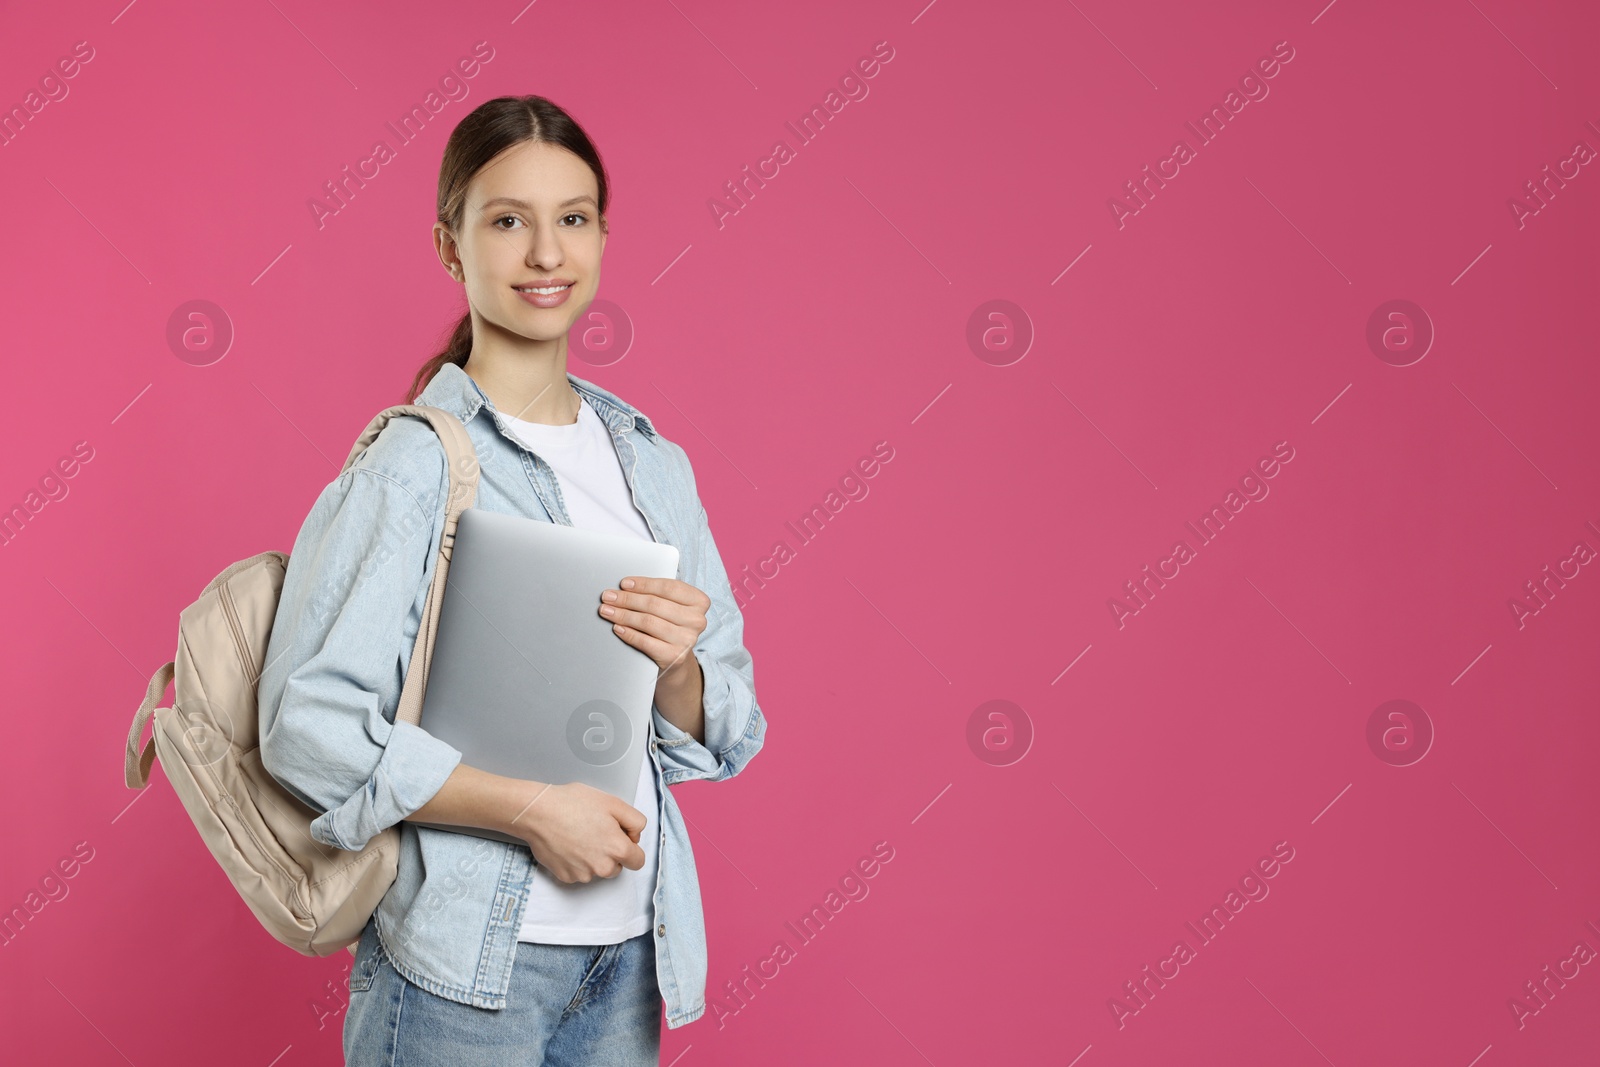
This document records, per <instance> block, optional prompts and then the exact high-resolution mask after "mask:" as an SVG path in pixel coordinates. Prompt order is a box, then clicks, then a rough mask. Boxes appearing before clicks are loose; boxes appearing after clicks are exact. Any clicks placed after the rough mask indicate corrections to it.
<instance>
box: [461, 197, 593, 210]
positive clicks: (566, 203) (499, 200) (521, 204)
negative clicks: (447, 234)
mask: <svg viewBox="0 0 1600 1067" xmlns="http://www.w3.org/2000/svg"><path fill="white" fill-rule="evenodd" d="M585 200H587V201H589V203H591V204H593V203H594V197H592V196H590V195H589V194H588V193H584V194H583V195H582V196H574V197H572V198H570V199H568V200H563V201H561V203H559V204H557V205H556V207H558V208H563V207H571V206H572V205H573V204H581V203H583V202H584V201H585ZM495 204H510V205H511V206H512V207H518V208H522V209H524V210H530V209H532V207H533V205H532V204H530V203H528V202H527V201H526V200H518V199H517V198H516V197H514V196H497V197H495V198H494V199H493V200H485V201H484V202H483V205H482V206H483V208H484V209H488V208H490V207H492V206H494V205H495Z"/></svg>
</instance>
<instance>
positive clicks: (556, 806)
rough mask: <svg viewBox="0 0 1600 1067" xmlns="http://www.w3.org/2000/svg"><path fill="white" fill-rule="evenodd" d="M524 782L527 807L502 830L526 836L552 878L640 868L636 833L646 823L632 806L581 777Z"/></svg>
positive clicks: (585, 876)
mask: <svg viewBox="0 0 1600 1067" xmlns="http://www.w3.org/2000/svg"><path fill="white" fill-rule="evenodd" d="M529 784H530V785H531V786H532V788H531V789H530V790H529V791H528V794H527V799H525V800H523V801H522V804H524V805H527V806H526V807H525V808H524V809H523V810H522V812H521V813H520V814H518V815H516V816H515V817H514V818H513V821H512V822H511V823H510V824H509V825H508V826H507V827H506V830H507V832H508V833H511V834H514V835H516V836H517V837H520V838H522V839H523V840H524V841H526V842H527V843H528V847H529V848H530V849H532V850H533V858H534V859H535V860H537V861H538V862H539V866H541V867H543V868H544V869H545V870H547V871H549V872H550V874H551V875H553V876H554V877H555V878H556V880H557V881H561V882H567V883H569V884H570V883H573V882H589V881H592V880H593V879H595V878H615V877H616V876H617V875H619V874H621V873H622V868H624V867H626V868H628V869H629V870H630V871H637V870H639V869H641V868H642V867H644V860H645V856H644V849H642V848H640V847H639V837H640V835H641V834H643V833H644V828H645V826H646V825H647V823H646V819H645V817H644V815H643V814H642V813H641V812H640V811H639V810H638V809H637V808H635V807H634V806H633V805H631V804H629V803H627V802H626V801H624V800H622V799H621V798H619V797H615V796H612V795H611V794H610V793H607V792H606V791H605V790H603V789H596V788H594V787H593V786H591V785H585V784H584V783H582V782H568V783H566V784H564V785H550V786H545V785H539V784H536V783H529ZM541 790H543V793H542V795H541V793H540V791H541ZM534 797H537V798H538V799H537V800H534V801H533V803H531V804H530V803H528V801H529V800H533V798H534ZM519 806H520V805H519Z"/></svg>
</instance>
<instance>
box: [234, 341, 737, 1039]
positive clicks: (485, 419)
mask: <svg viewBox="0 0 1600 1067" xmlns="http://www.w3.org/2000/svg"><path fill="white" fill-rule="evenodd" d="M567 380H568V381H569V382H571V384H572V387H573V389H574V390H576V391H577V392H578V393H579V394H581V395H582V396H583V397H585V398H586V399H587V400H588V401H589V404H590V406H591V407H592V408H593V409H594V410H595V412H596V413H597V414H598V415H599V416H600V418H601V419H603V420H604V421H605V423H606V425H607V426H608V427H610V430H611V436H612V440H613V441H614V442H615V444H616V448H617V455H618V458H619V459H620V460H621V463H622V470H623V474H624V476H625V478H626V480H627V482H628V485H629V487H630V489H631V491H632V493H633V497H634V501H635V502H636V504H637V506H638V508H639V510H640V512H641V513H642V514H643V515H644V518H645V521H646V523H647V525H648V526H649V528H650V531H651V533H652V535H653V537H654V539H655V540H656V541H658V542H662V543H666V544H671V545H674V546H676V547H677V548H678V550H679V553H680V556H679V569H678V575H677V577H678V578H679V579H680V580H681V581H684V582H687V583H689V584H690V585H693V586H695V587H696V588H698V589H700V590H702V591H703V592H704V593H705V594H706V595H707V596H708V597H710V598H711V607H710V609H709V610H708V611H707V613H706V619H707V624H706V629H705V632H704V633H702V634H701V635H700V640H699V642H698V643H697V644H696V645H695V649H694V653H695V657H696V659H698V660H699V662H700V668H701V671H702V672H703V674H704V676H705V697H704V705H705V743H704V744H701V743H700V742H698V741H696V740H695V739H694V738H693V737H691V736H690V735H688V734H686V733H684V732H683V731H682V730H680V729H679V728H678V727H676V726H674V725H673V724H672V723H671V722H670V721H668V720H667V719H666V718H665V717H664V716H662V714H661V712H660V710H659V709H658V708H656V707H655V706H654V704H652V706H651V734H650V747H649V752H650V759H651V762H652V763H653V764H654V766H655V775H656V793H657V796H658V797H659V808H658V811H657V820H656V824H657V825H658V826H660V828H661V842H660V850H659V853H658V858H659V867H658V872H657V878H656V888H655V895H654V905H655V917H654V922H653V926H652V930H653V937H654V940H655V946H656V978H657V981H658V983H659V985H660V989H661V995H662V999H663V1000H664V1001H665V1004H666V1011H665V1015H666V1020H667V1025H668V1027H669V1028H671V1027H678V1026H682V1025H684V1024H685V1023H689V1022H693V1021H694V1020H695V1019H697V1018H699V1017H700V1016H701V1015H702V1014H703V1013H704V1012H705V1009H706V1001H705V984H706V941H705V920H704V916H703V914H702V912H701V904H700V883H699V876H698V874H697V873H696V870H695V862H694V853H693V851H692V850H691V849H690V847H689V836H688V831H687V829H686V827H685V825H684V821H683V816H682V814H681V813H680V812H679V810H678V805H677V802H676V801H675V800H674V799H673V796H672V793H671V791H670V790H668V789H667V788H666V787H667V786H669V785H674V784H676V783H678V782H687V781H693V780H695V779H705V780H707V781H713V782H715V781H721V780H723V779H725V778H731V777H733V776H734V775H735V774H738V773H739V772H740V771H741V770H743V769H744V766H745V764H746V763H748V762H749V761H750V758H751V757H752V756H754V755H755V754H756V752H758V751H759V750H760V748H761V745H762V742H763V740H764V739H765V734H766V720H765V718H764V717H763V716H762V714H761V709H760V707H759V706H757V704H756V698H755V684H754V675H753V672H752V665H751V659H750V653H749V652H748V651H747V650H746V649H745V647H744V643H743V635H744V621H743V618H742V617H741V615H740V613H739V608H738V606H737V604H736V603H735V601H734V598H733V591H732V589H731V588H730V587H729V584H728V576H727V572H726V570H725V569H724V567H723V564H722V559H721V557H720V556H719V555H718V554H717V546H716V543H715V542H714V541H713V540H712V537H711V529H710V527H709V525H708V524H707V518H706V510H705V507H704V506H703V505H702V504H701V503H700V498H699V495H698V493H697V491H696V488H695V480H694V472H693V470H692V469H691V467H690V464H689V458H688V456H687V455H686V454H685V453H684V451H683V449H682V448H680V447H679V446H677V445H676V444H674V443H672V442H671V441H668V440H667V439H666V438H665V437H662V436H661V435H660V434H659V433H658V432H657V431H656V429H655V427H654V426H653V425H652V424H651V422H650V420H649V418H648V417H646V416H645V414H644V413H643V412H641V411H640V410H639V409H638V408H635V407H633V406H632V405H631V404H628V403H627V402H625V401H623V400H622V399H621V398H619V397H617V396H616V395H615V394H613V393H611V392H608V391H607V390H605V389H602V388H600V387H599V386H596V385H594V384H592V383H590V382H587V381H584V380H583V379H581V378H578V377H576V376H574V375H572V374H568V375H567ZM417 403H419V404H426V405H431V406H434V407H440V408H443V409H445V410H446V411H449V412H451V413H452V414H454V415H456V416H457V417H458V418H460V419H461V421H462V423H463V424H464V425H465V426H466V428H467V432H468V433H469V434H470V435H471V437H472V441H473V444H474V446H475V448H476V450H477V454H478V463H479V472H480V473H479V482H478V496H477V501H476V503H475V505H474V506H475V507H478V508H482V509H484V510H486V511H499V512H507V513H510V514H513V515H523V516H526V517H528V518H533V519H539V520H542V521H545V522H559V523H562V524H563V525H568V526H570V525H571V524H572V523H571V519H570V518H569V516H568V514H567V509H566V504H565V502H564V501H563V500H562V496H561V488H560V485H559V483H558V482H557V480H556V477H555V472H554V470H552V469H551V467H550V465H549V464H548V463H546V462H545V461H544V460H543V459H541V458H540V457H539V456H538V455H536V454H535V453H534V452H532V451H531V450H529V449H528V448H527V447H525V446H524V445H522V444H521V443H520V442H519V441H518V440H517V439H516V438H515V437H513V436H512V435H511V434H510V433H508V432H507V430H506V427H505V424H504V423H503V422H502V421H501V416H500V414H499V413H498V412H497V411H496V410H495V408H494V405H493V404H492V403H490V401H489V398H488V396H486V395H485V394H484V392H483V390H482V389H481V388H479V386H478V383H477V382H476V381H474V380H473V378H472V377H471V376H470V375H468V374H467V373H466V371H464V370H462V369H461V368H460V367H459V366H456V365H455V364H453V363H447V364H445V365H444V367H443V368H442V369H441V370H440V371H439V372H438V374H437V375H435V377H434V378H433V380H432V381H431V382H430V383H429V384H428V386H427V388H426V389H424V390H423V392H422V394H421V395H420V396H419V397H418V398H417ZM447 486H448V479H447V476H446V471H445V456H444V448H443V446H442V444H441V443H440V441H439V439H438V437H437V436H436V435H435V433H434V432H433V429H432V428H431V427H429V426H428V424H427V423H426V422H425V421H423V420H421V419H416V418H404V417H402V418H395V419H392V420H390V422H389V424H388V425H387V426H385V427H384V429H383V432H382V433H381V434H379V435H378V437H377V439H376V440H375V441H374V442H373V443H372V444H371V445H370V446H369V447H368V448H367V449H366V451H365V452H364V453H363V454H362V456H361V457H360V458H359V459H358V460H357V461H356V463H355V464H353V465H352V466H351V467H350V469H348V470H346V471H345V472H343V473H342V474H341V475H340V476H339V477H338V478H337V479H335V480H334V481H332V482H331V483H329V484H328V486H327V487H326V488H325V489H324V490H323V491H322V493H321V495H320V496H319V497H318V498H317V501H316V503H315V505H313V506H312V508H311V512H310V514H309V515H308V516H307V517H306V520H305V524H304V525H303V526H302V527H301V529H300V533H299V536H298V537H297V538H296V539H295V543H294V548H293V550H292V551H291V553H290V556H289V565H288V570H287V572H286V573H285V575H284V581H283V591H282V594H281V597H280V600H279V604H278V613H277V617H276V619H275V621H274V623H273V628H272V637H271V641H270V643H269V645H268V647H267V665H268V666H267V669H266V670H265V671H264V672H263V674H262V676H261V682H260V687H259V690H258V694H259V698H260V713H259V715H260V734H261V759H262V764H263V766H265V768H266V770H267V772H268V773H269V774H271V775H272V777H273V778H274V779H275V780H277V781H278V782H279V783H280V784H282V785H283V786H284V787H285V788H286V789H288V790H289V791H290V792H291V793H293V794H294V795H296V796H298V797H299V798H300V799H301V800H303V801H304V802H305V803H306V804H308V805H310V806H311V807H312V809H313V810H315V811H317V812H319V813H320V814H319V816H318V817H317V818H316V820H315V821H314V822H312V824H311V834H312V836H313V837H315V838H316V839H317V840H318V841H321V842H323V843H324V844H327V845H330V846H332V847H335V848H341V849H349V850H359V849H361V848H362V847H363V846H365V845H366V843H367V842H368V841H369V840H370V839H371V838H372V837H373V836H374V835H376V834H377V833H379V832H380V831H382V830H383V829H384V828H386V827H389V826H393V825H396V824H398V825H399V827H400V859H399V872H398V875H397V877H396V879H395V882H394V885H393V887H392V888H390V890H389V892H388V894H387V895H386V896H384V898H383V900H382V901H381V902H380V903H379V905H378V908H377V912H376V915H375V918H376V923H375V924H372V925H369V928H368V931H367V936H371V935H373V934H374V933H376V935H377V937H378V938H379V940H380V941H381V943H382V946H383V949H384V952H385V953H386V954H387V956H388V957H389V959H390V961H391V962H392V963H393V965H394V967H395V969H396V970H397V971H399V972H400V973H401V974H402V975H404V976H405V977H406V978H407V979H409V980H410V981H412V982H414V983H415V984H417V985H419V986H421V987H422V988H423V989H426V990H428V991H429V992H432V993H436V994H438V995H439V996H443V997H447V998H449V999H451V1000H455V1001H459V1002H461V1003H463V1004H472V1005H476V1006H478V1007H480V1008H491V1009H499V1008H503V1007H505V1006H506V990H507V989H508V988H509V987H510V984H511V966H512V962H513V960H514V958H515V956H516V949H517V934H518V932H519V930H520V928H521V925H522V913H523V908H524V906H525V905H526V904H527V902H528V898H529V893H530V890H531V885H532V880H533V869H534V864H535V862H536V861H535V860H534V858H533V853H532V851H531V850H530V849H528V848H526V847H524V846H521V845H512V844H508V843H505V842H501V841H494V840H490V839H488V838H482V837H474V836H470V835H466V834H459V833H452V832H449V831H445V830H434V829H430V828H428V827H422V826H417V825H416V824H414V823H411V822H405V821H402V820H404V819H405V818H406V817H407V816H408V815H410V814H411V813H412V812H414V811H416V810H417V809H418V808H420V807H422V805H424V804H426V803H427V802H428V801H429V800H431V799H432V798H433V796H434V794H435V793H437V792H438V791H439V788H440V786H442V785H443V784H444V782H445V779H447V778H448V777H449V776H450V772H451V771H452V770H454V769H455V767H456V765H457V764H458V763H459V762H460V760H461V752H460V751H459V750H458V749H456V748H454V747H453V746H451V745H449V744H447V743H446V742H444V741H442V740H440V739H439V738H436V737H434V736H433V735H432V734H430V733H428V732H427V731H426V730H424V729H422V728H421V727H419V726H413V725H411V724H410V723H406V722H403V721H402V722H396V721H395V711H396V709H397V708H398V706H399V702H400V691H401V688H402V686H403V684H404V682H405V674H406V667H407V665H408V664H409V662H410V659H411V651H412V643H413V642H414V641H415V639H416V634H417V629H418V627H419V626H420V625H421V621H422V611H423V605H424V603H425V601H426V599H427V595H428V585H429V582H430V581H431V580H432V577H433V570H434V565H435V563H436V561H437V559H438V552H439V541H440V537H441V535H442V534H443V530H444V508H443V505H442V500H443V498H444V494H445V491H446V489H447ZM619 640H620V639H619ZM375 959H376V956H375V954H374V953H370V952H368V953H366V954H365V958H364V959H361V960H359V961H358V964H357V966H355V967H354V968H352V973H351V977H350V985H351V988H352V989H357V990H359V989H363V988H365V987H366V985H369V984H370V983H371V981H372V974H373V969H374V966H375Z"/></svg>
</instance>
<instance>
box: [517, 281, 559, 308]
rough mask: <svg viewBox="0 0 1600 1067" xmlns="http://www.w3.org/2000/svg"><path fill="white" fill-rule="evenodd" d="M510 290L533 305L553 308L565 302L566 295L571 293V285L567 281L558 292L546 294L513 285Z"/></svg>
mask: <svg viewBox="0 0 1600 1067" xmlns="http://www.w3.org/2000/svg"><path fill="white" fill-rule="evenodd" d="M512 291H513V292H515V293H516V294H517V295H518V296H520V297H522V299H523V300H525V301H527V302H528V303H530V304H532V305H533V306H534V307H537V308H553V307H560V306H561V305H562V304H565V303H566V302H567V297H569V296H571V295H572V285H571V284H570V283H569V284H568V285H567V286H566V287H565V288H563V289H562V290H561V291H560V292H559V293H551V294H549V295H548V296H546V295H545V294H543V293H533V292H525V291H523V290H521V289H517V288H515V287H513V288H512Z"/></svg>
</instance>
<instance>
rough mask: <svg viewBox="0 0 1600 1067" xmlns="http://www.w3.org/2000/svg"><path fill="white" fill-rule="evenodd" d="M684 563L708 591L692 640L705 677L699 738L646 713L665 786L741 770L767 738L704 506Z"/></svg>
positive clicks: (739, 621) (655, 712)
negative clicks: (702, 732)
mask: <svg viewBox="0 0 1600 1067" xmlns="http://www.w3.org/2000/svg"><path fill="white" fill-rule="evenodd" d="M697 510H698V512H699V516H698V521H697V523H696V527H695V530H694V533H693V535H692V536H693V538H694V544H693V549H692V552H690V553H688V555H689V558H690V560H691V561H692V562H691V566H690V570H689V572H688V573H686V574H685V575H684V577H683V580H684V581H686V582H688V583H689V584H690V585H692V586H694V587H695V588H697V589H699V590H700V591H701V592H703V593H705V594H706V595H707V596H708V597H710V598H711V607H710V608H709V609H708V610H707V611H706V628H705V632H703V633H702V634H701V635H700V640H699V641H698V642H696V643H695V646H694V655H695V659H697V660H699V662H700V670H701V673H702V674H703V675H704V676H705V695H704V697H703V704H704V707H705V738H706V739H705V743H704V744H701V743H700V742H699V741H696V740H695V739H694V738H693V737H692V736H691V735H689V734H688V733H686V732H684V731H683V730H681V729H679V728H678V727H677V726H675V725H673V723H672V722H671V721H670V720H669V719H667V718H666V716H664V715H662V714H661V711H660V709H658V708H657V707H656V706H655V705H654V704H653V703H652V704H651V707H650V712H651V719H652V721H653V722H654V724H655V730H656V736H657V738H658V739H659V741H660V749H659V752H660V755H661V769H662V779H663V780H664V781H665V782H666V783H667V784H668V785H671V784H673V783H674V782H686V781H691V780H695V779H702V780H705V781H712V782H720V781H722V780H723V779H726V778H732V777H733V776H734V775H736V774H738V773H739V772H740V771H742V770H744V767H745V764H747V763H749V762H750V759H751V757H753V756H754V755H755V754H756V753H757V752H758V751H760V750H761V746H762V744H763V743H764V741H765V740H766V732H767V720H766V717H765V716H763V715H762V713H761V706H760V705H759V704H757V703H756V689H755V668H754V664H753V662H752V660H751V658H750V652H749V650H748V649H746V648H745V646H744V616H743V615H742V614H741V613H740V611H739V605H738V602H737V601H736V600H735V599H734V596H733V589H732V588H731V586H730V585H729V583H728V574H727V570H726V568H724V566H723V564H722V557H721V555H720V554H718V552H717V544H716V540H715V539H714V538H713V537H712V536H711V525H710V521H709V519H708V518H707V516H706V510H705V507H704V506H703V505H702V506H699V507H698V508H697Z"/></svg>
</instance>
